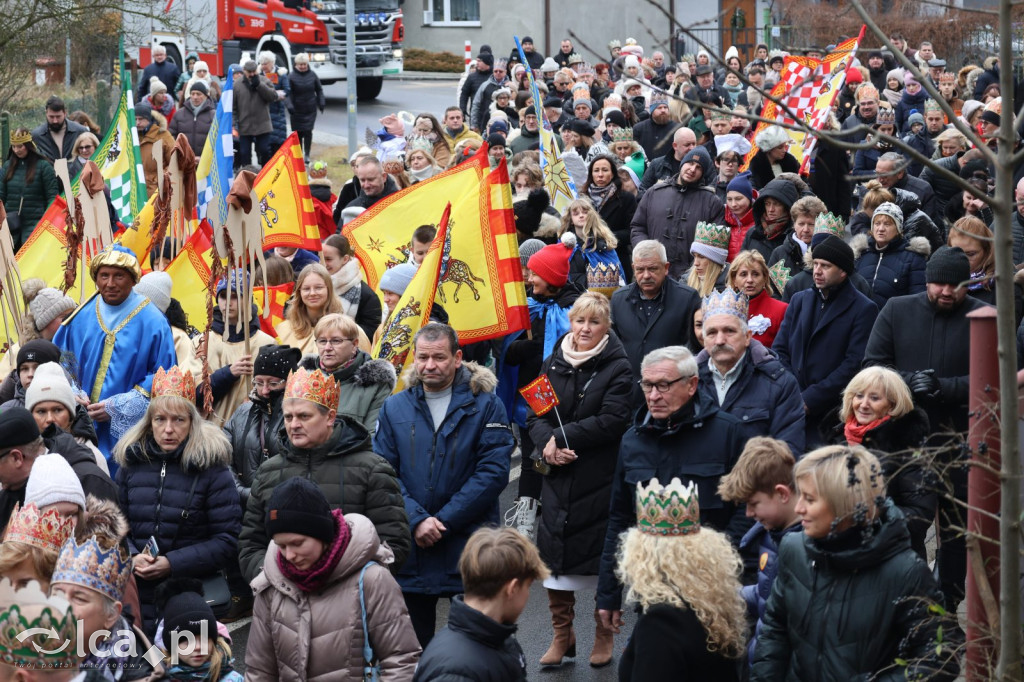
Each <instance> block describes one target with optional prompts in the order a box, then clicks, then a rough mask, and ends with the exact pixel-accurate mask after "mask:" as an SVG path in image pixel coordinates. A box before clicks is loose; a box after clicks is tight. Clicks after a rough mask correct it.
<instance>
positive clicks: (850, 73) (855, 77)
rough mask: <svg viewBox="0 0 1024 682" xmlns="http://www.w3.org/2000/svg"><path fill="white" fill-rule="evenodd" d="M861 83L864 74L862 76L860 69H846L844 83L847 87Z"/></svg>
mask: <svg viewBox="0 0 1024 682" xmlns="http://www.w3.org/2000/svg"><path fill="white" fill-rule="evenodd" d="M863 82H864V74H862V73H861V72H860V69H858V68H856V67H853V66H851V67H850V68H848V69H847V70H846V83H847V85H849V84H850V83H863Z"/></svg>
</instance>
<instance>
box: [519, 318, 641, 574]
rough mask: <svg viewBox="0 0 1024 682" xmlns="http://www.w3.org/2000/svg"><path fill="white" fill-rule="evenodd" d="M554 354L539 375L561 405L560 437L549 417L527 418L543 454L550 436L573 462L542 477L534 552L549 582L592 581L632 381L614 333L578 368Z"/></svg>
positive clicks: (555, 422)
mask: <svg viewBox="0 0 1024 682" xmlns="http://www.w3.org/2000/svg"><path fill="white" fill-rule="evenodd" d="M562 338H565V337H562ZM560 343H561V340H560V341H559V344H560ZM555 348H556V349H555V352H554V353H553V354H552V355H551V357H550V358H548V359H547V360H545V361H544V366H543V367H542V368H541V372H542V373H544V374H547V375H548V378H549V379H550V380H551V385H552V387H554V389H555V394H556V395H557V396H558V398H559V410H558V412H559V415H560V416H561V418H562V424H564V425H565V429H564V430H563V429H562V428H559V425H558V418H557V417H556V416H555V413H554V411H551V412H548V413H547V414H545V415H543V416H540V417H538V416H537V415H534V414H531V415H530V417H529V420H528V426H529V429H530V439H531V440H532V441H533V442H534V443H535V444H536V446H537V448H538V449H541V450H543V448H544V446H545V445H546V444H547V442H548V441H549V440H550V439H551V437H552V436H554V438H555V445H556V446H558V447H560V448H569V449H571V450H573V451H575V452H576V456H577V457H578V459H576V460H575V461H573V462H572V463H570V464H566V465H564V466H552V467H551V473H549V474H548V475H547V476H545V477H544V489H543V491H542V492H541V519H540V526H539V528H538V530H537V547H538V548H539V549H540V556H541V558H542V559H543V560H544V563H546V564H547V565H548V568H549V569H551V571H552V573H554V574H555V575H597V571H598V566H599V562H600V559H601V550H602V549H603V547H604V536H605V531H606V529H607V526H608V503H609V501H610V500H611V494H612V477H613V475H614V473H615V462H616V460H617V459H618V456H619V441H620V440H621V438H622V434H623V433H625V431H626V428H627V427H628V426H629V415H630V413H631V410H630V398H631V394H632V392H633V374H632V372H631V371H630V367H629V361H628V360H627V359H626V352H625V350H624V349H623V347H622V344H621V343H620V342H619V339H618V338H617V337H616V336H615V334H614V333H609V335H608V345H607V346H606V347H605V349H604V350H603V351H602V352H601V354H600V355H598V356H597V357H595V358H592V359H591V360H589V361H587V362H585V363H583V364H582V365H581V366H580V367H578V368H573V367H572V365H570V364H569V363H568V361H566V359H565V356H564V355H563V353H562V349H561V345H558V346H556V347H555Z"/></svg>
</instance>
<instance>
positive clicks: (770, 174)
mask: <svg viewBox="0 0 1024 682" xmlns="http://www.w3.org/2000/svg"><path fill="white" fill-rule="evenodd" d="M779 166H780V167H781V168H782V172H783V173H799V172H800V162H799V161H797V160H796V157H795V156H793V155H792V154H790V153H789V152H786V155H785V156H783V157H782V160H781V161H779ZM774 180H775V172H774V171H773V170H772V162H771V161H769V160H768V154H767V153H765V151H764V150H763V149H761V150H758V152H757V153H756V154H754V158H752V159H751V160H750V184H751V185H753V186H754V189H756V190H758V191H761V188H762V187H767V186H768V183H770V182H773V181H774Z"/></svg>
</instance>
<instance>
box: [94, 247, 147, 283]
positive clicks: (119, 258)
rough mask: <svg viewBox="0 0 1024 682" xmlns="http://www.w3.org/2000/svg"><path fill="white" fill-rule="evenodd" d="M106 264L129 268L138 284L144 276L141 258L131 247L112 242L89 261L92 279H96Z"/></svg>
mask: <svg viewBox="0 0 1024 682" xmlns="http://www.w3.org/2000/svg"><path fill="white" fill-rule="evenodd" d="M105 265H106V266H109V267H114V268H123V269H125V270H127V271H128V273H129V274H131V276H132V279H134V280H135V283H136V284H138V283H139V278H140V277H142V269H141V268H140V267H139V259H138V258H136V257H135V253H133V252H132V250H131V249H129V248H126V247H124V246H121V245H120V244H111V245H110V246H108V247H107V248H105V249H103V251H101V252H100V253H99V254H98V255H96V256H95V257H94V258H93V259H92V260H91V261H89V275H91V276H92V281H94V282H95V281H96V275H97V273H98V272H99V270H100V268H101V267H103V266H105Z"/></svg>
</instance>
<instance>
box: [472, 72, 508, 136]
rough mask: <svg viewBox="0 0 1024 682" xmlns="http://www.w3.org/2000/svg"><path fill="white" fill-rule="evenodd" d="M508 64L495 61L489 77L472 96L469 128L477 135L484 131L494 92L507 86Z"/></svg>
mask: <svg viewBox="0 0 1024 682" xmlns="http://www.w3.org/2000/svg"><path fill="white" fill-rule="evenodd" d="M507 68H508V62H507V61H505V60H504V59H496V60H495V61H494V68H492V69H491V77H490V78H489V79H487V80H486V81H484V84H483V85H481V86H480V89H479V90H477V91H476V94H475V95H473V107H472V109H471V110H470V118H469V120H470V127H471V128H473V130H475V131H477V132H478V133H479V132H481V131H483V130H484V127H485V126H486V125H487V118H488V117H489V116H490V108H491V99H492V98H493V96H494V92H495V91H496V90H498V89H499V88H504V87H507V86H508V84H509V83H508V75H507V74H508V72H507V70H506V69H507Z"/></svg>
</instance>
